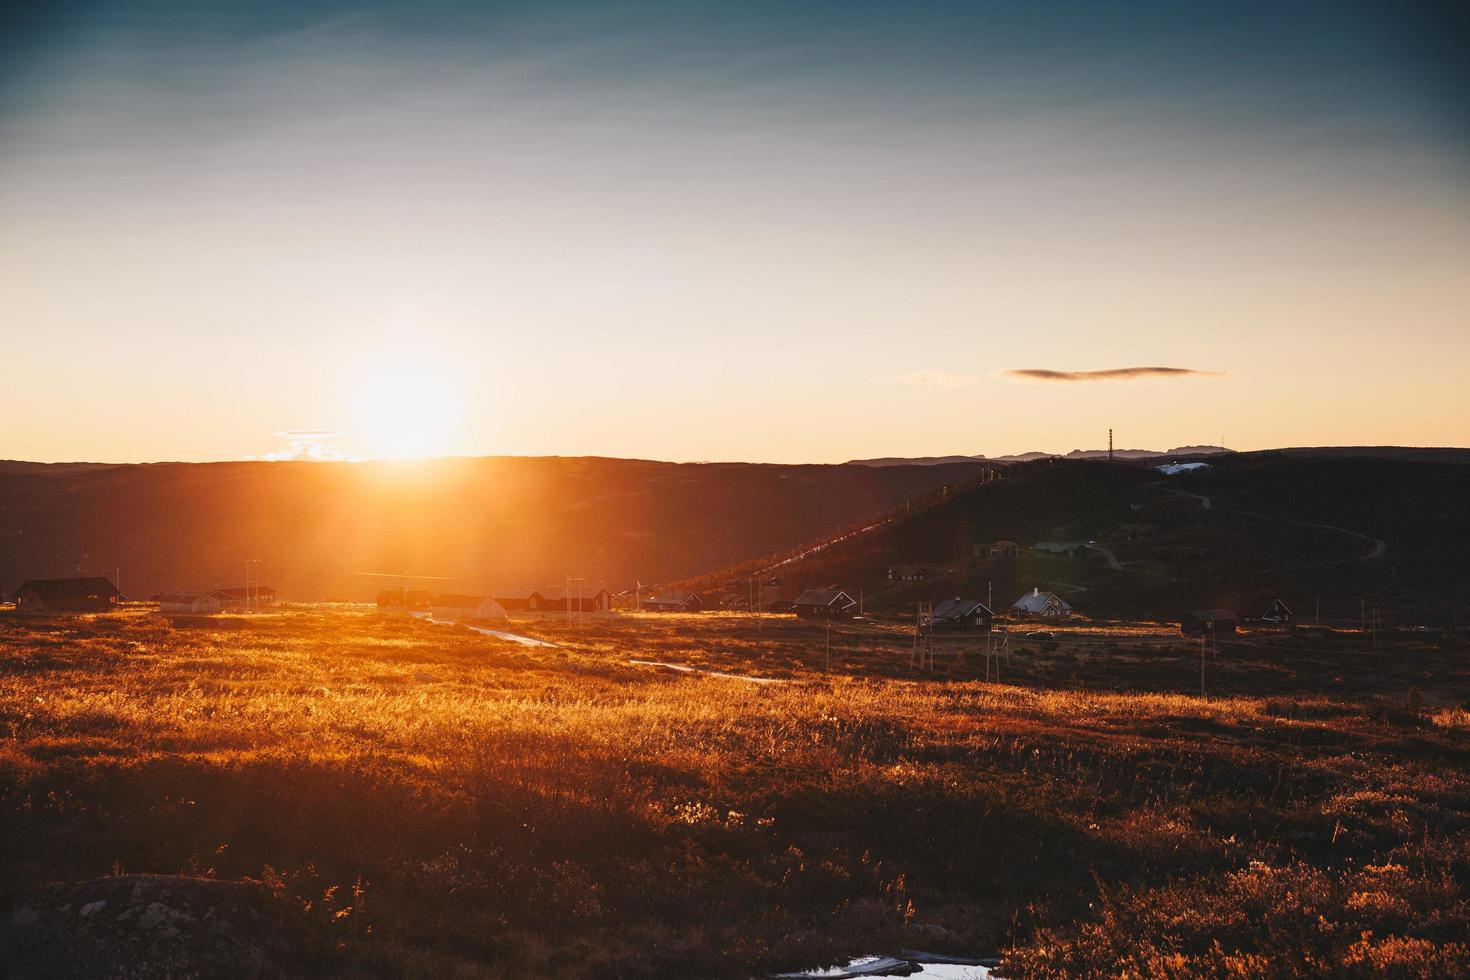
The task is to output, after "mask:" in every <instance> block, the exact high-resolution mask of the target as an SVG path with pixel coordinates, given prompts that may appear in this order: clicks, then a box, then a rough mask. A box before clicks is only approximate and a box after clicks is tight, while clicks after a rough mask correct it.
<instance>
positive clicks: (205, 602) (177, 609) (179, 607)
mask: <svg viewBox="0 0 1470 980" xmlns="http://www.w3.org/2000/svg"><path fill="white" fill-rule="evenodd" d="M153 598H154V600H155V601H156V602H157V603H158V611H159V612H166V613H196V614H209V613H217V612H219V611H220V610H222V609H223V608H224V606H223V605H222V604H221V603H220V601H219V597H218V596H216V595H214V594H213V593H211V592H164V593H162V594H161V595H156V596H154V597H153Z"/></svg>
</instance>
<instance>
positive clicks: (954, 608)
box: [934, 599, 995, 619]
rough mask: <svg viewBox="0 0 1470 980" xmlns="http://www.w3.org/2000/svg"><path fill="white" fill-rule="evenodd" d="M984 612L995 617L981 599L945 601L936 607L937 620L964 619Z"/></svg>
mask: <svg viewBox="0 0 1470 980" xmlns="http://www.w3.org/2000/svg"><path fill="white" fill-rule="evenodd" d="M980 610H984V611H985V614H986V615H987V616H994V615H995V613H993V612H991V611H990V607H989V606H987V605H986V604H985V603H983V602H981V601H980V600H979V599H945V600H944V601H943V602H941V603H940V604H939V605H937V606H935V607H934V618H935V619H964V618H965V617H967V616H973V615H975V613H976V612H979V611H980Z"/></svg>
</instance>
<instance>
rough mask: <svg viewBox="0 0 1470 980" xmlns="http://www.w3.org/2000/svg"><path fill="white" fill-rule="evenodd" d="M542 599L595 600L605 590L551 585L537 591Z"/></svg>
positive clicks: (584, 586)
mask: <svg viewBox="0 0 1470 980" xmlns="http://www.w3.org/2000/svg"><path fill="white" fill-rule="evenodd" d="M536 591H537V592H539V593H540V594H541V598H543V599H595V598H597V597H598V596H600V595H602V594H603V593H604V592H606V591H607V590H606V589H594V588H592V587H591V586H586V585H581V586H572V587H571V588H568V587H567V586H565V585H553V586H550V587H548V588H545V589H537V590H536Z"/></svg>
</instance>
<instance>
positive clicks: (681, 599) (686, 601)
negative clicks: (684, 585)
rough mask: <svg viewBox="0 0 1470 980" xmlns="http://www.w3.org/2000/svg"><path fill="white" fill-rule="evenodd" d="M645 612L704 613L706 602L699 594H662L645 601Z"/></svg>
mask: <svg viewBox="0 0 1470 980" xmlns="http://www.w3.org/2000/svg"><path fill="white" fill-rule="evenodd" d="M643 610H644V611H645V612H686V613H687V612H702V611H703V610H704V600H703V599H701V598H700V597H699V593H698V592H660V593H659V594H658V595H652V596H649V597H648V598H647V599H644V600H643Z"/></svg>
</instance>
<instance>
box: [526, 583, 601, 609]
mask: <svg viewBox="0 0 1470 980" xmlns="http://www.w3.org/2000/svg"><path fill="white" fill-rule="evenodd" d="M536 594H537V595H538V596H539V597H540V599H541V605H540V608H541V610H542V611H544V612H584V613H589V612H606V611H607V610H608V609H611V608H612V596H611V595H609V594H608V591H607V589H594V588H591V587H589V586H581V585H573V586H566V585H553V586H551V587H550V588H545V589H537V590H536Z"/></svg>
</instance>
